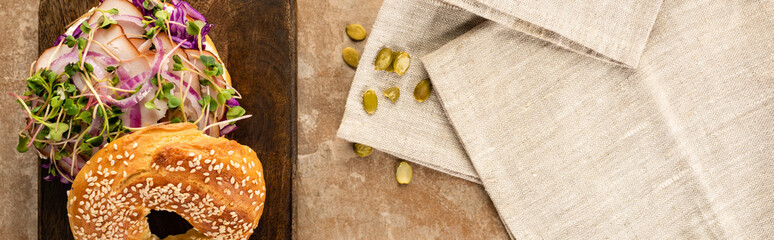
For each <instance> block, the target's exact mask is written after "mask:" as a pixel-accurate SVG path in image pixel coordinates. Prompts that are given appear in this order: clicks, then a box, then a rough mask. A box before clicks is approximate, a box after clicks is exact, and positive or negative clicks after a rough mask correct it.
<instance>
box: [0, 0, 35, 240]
mask: <svg viewBox="0 0 774 240" xmlns="http://www.w3.org/2000/svg"><path fill="white" fill-rule="evenodd" d="M0 19H2V21H3V22H2V24H0V46H2V47H3V51H0V78H2V80H0V239H36V238H37V232H38V224H37V221H38V218H37V216H38V181H37V180H38V168H39V167H38V161H37V159H36V158H35V154H33V153H32V152H33V151H29V152H27V153H26V154H19V153H17V152H16V143H17V141H18V139H19V137H18V135H17V134H18V133H19V130H21V129H22V128H24V125H25V122H24V117H23V116H24V110H22V109H21V108H20V107H19V105H18V104H16V103H15V100H14V98H13V97H11V96H9V95H8V93H9V92H13V93H16V94H21V93H22V92H23V90H24V86H25V84H24V80H25V79H26V78H27V77H28V76H29V69H30V64H31V63H32V61H35V59H37V57H38V1H33V0H25V1H19V0H0Z"/></svg>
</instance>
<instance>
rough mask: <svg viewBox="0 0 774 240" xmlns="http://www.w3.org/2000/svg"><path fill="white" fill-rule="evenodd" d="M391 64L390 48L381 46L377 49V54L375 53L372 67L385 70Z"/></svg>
mask: <svg viewBox="0 0 774 240" xmlns="http://www.w3.org/2000/svg"><path fill="white" fill-rule="evenodd" d="M390 64H392V50H390V49H389V48H382V50H379V54H377V55H376V61H375V62H374V69H376V70H385V69H387V68H388V67H390Z"/></svg>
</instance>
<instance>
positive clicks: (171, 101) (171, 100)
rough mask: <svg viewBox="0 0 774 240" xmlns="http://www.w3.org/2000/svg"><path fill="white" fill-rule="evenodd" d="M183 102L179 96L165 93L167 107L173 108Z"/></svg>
mask: <svg viewBox="0 0 774 240" xmlns="http://www.w3.org/2000/svg"><path fill="white" fill-rule="evenodd" d="M181 103H183V101H182V100H180V98H178V97H177V96H175V95H167V105H168V106H169V108H171V109H174V108H177V107H179V106H180V104H181Z"/></svg>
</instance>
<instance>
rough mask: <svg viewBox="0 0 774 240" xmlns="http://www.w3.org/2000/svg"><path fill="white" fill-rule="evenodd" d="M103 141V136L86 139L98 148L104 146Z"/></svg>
mask: <svg viewBox="0 0 774 240" xmlns="http://www.w3.org/2000/svg"><path fill="white" fill-rule="evenodd" d="M103 140H104V139H103V138H102V136H96V137H90V138H88V139H86V142H87V143H89V144H91V145H92V146H95V147H96V146H99V145H100V144H102V141H103Z"/></svg>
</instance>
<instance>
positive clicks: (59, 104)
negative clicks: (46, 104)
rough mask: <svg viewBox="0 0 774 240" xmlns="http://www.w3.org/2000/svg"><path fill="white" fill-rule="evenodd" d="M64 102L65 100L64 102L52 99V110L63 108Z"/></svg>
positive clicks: (60, 99)
mask: <svg viewBox="0 0 774 240" xmlns="http://www.w3.org/2000/svg"><path fill="white" fill-rule="evenodd" d="M63 102H64V100H62V98H60V97H54V98H51V102H50V104H51V107H52V108H58V107H60V106H62V103H63Z"/></svg>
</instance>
